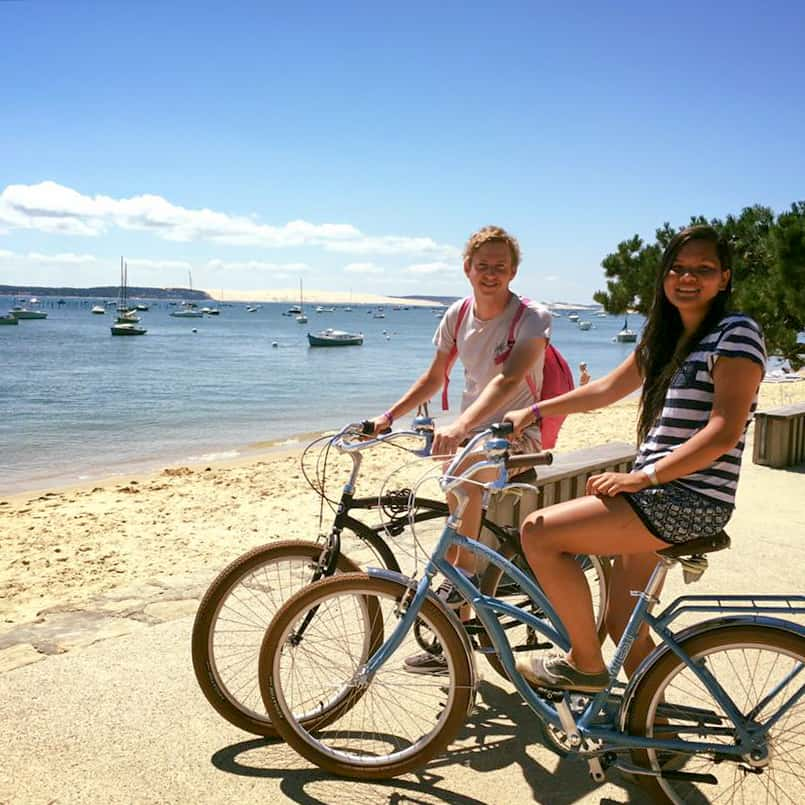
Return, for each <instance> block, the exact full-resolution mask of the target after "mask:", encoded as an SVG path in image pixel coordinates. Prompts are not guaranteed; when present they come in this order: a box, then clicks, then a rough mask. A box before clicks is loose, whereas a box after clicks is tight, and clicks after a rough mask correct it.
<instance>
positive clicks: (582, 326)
mask: <svg viewBox="0 0 805 805" xmlns="http://www.w3.org/2000/svg"><path fill="white" fill-rule="evenodd" d="M592 326H593V323H592V322H591V321H587V320H586V319H580V320H579V330H589V329H590V328H591V327H592Z"/></svg>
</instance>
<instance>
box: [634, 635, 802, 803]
mask: <svg viewBox="0 0 805 805" xmlns="http://www.w3.org/2000/svg"><path fill="white" fill-rule="evenodd" d="M681 645H682V647H683V648H684V650H685V652H686V653H687V654H688V655H689V656H690V657H691V658H693V659H694V660H696V661H697V662H701V663H705V664H706V665H707V667H708V668H709V669H710V671H711V672H712V673H713V674H714V675H715V677H716V679H718V681H719V683H720V684H721V685H722V686H724V688H725V690H726V691H727V693H728V694H729V695H730V696H731V698H732V700H733V701H734V702H735V704H736V706H737V707H738V709H739V710H740V711H741V712H742V713H743V714H748V713H750V712H752V708H753V707H754V706H755V705H757V704H758V703H759V702H762V701H763V698H764V696H766V695H768V691H769V690H771V689H772V688H773V687H774V686H775V685H776V684H778V683H781V684H782V683H783V681H784V680H785V679H786V674H787V673H789V672H790V671H791V670H792V669H793V667H795V665H794V664H795V663H805V637H803V636H802V635H801V634H799V633H795V632H791V631H785V630H783V629H778V628H773V627H769V626H765V625H760V624H758V625H744V624H733V625H725V626H721V627H717V628H714V629H711V630H709V631H705V632H701V633H699V634H695V635H691V636H690V637H689V638H687V639H686V640H685V641H683V642H682V644H681ZM740 671H747V672H748V671H752V674H753V675H752V678H751V679H744V678H743V677H742V675H741V673H739V672H740ZM802 676H803V675H802V673H800V674H799V676H798V677H797V678H796V679H794V680H793V681H792V680H788V682H787V683H785V685H784V687H783V688H782V689H781V690H780V692H779V695H776V696H774V697H773V698H772V699H771V700H770V701H768V702H766V703H765V705H764V706H763V707H762V709H761V710H760V712H759V713H758V720H760V721H765V720H767V719H768V718H769V716H770V714H771V712H774V710H773V708H772V705H774V704H776V706H780V705H781V704H782V702H784V701H786V699H787V698H788V697H789V696H791V695H792V694H793V693H794V692H795V691H796V690H797V689H798V688H799V686H800V685H802V684H803V679H802ZM657 718H660V719H662V721H659V722H658V721H656V719H657ZM625 723H626V725H627V729H628V731H629V733H630V734H634V735H649V736H655V737H661V736H663V735H665V736H668V735H676V736H679V737H681V738H682V739H683V740H684V739H685V738H687V739H689V740H701V741H706V742H709V743H722V742H723V743H728V744H732V745H734V742H733V737H732V736H731V735H730V734H729V733H726V734H725V733H724V730H728V729H729V728H730V727H731V722H730V720H729V718H728V717H727V716H726V715H724V713H723V712H722V711H721V709H720V707H719V705H718V704H717V702H716V701H715V700H714V699H713V698H712V696H711V695H710V694H709V692H708V691H707V690H706V689H705V688H704V686H703V685H702V684H701V683H700V682H699V681H698V680H697V679H696V677H695V676H694V675H693V674H692V673H691V671H690V669H689V668H688V667H687V666H686V665H685V664H684V663H683V661H682V660H681V659H680V658H679V657H678V656H677V655H676V654H674V653H673V652H672V651H667V652H665V653H664V654H662V655H658V657H657V659H656V660H655V661H654V664H653V665H652V666H651V667H650V668H649V669H648V671H647V672H646V675H645V676H644V678H643V680H642V681H641V682H640V684H639V686H638V688H637V690H636V691H635V694H634V697H633V698H632V699H631V702H630V704H629V709H628V711H627V714H626V722H625ZM708 724H710V725H712V726H713V727H714V728H720V729H721V730H722V732H720V733H719V732H717V731H715V732H705V733H702V732H701V730H706V729H707V727H708ZM803 724H805V700H803V699H800V700H799V702H798V703H797V704H796V705H795V706H794V707H793V708H792V709H791V710H790V711H789V712H788V713H787V714H786V716H785V717H783V718H782V719H781V721H780V722H779V723H778V724H777V725H776V726H775V727H773V728H772V731H771V740H770V743H771V754H770V759H769V763H768V766H767V767H765V768H763V769H761V770H758V768H757V767H756V768H754V769H752V768H751V766H750V764H748V763H747V762H745V761H741V762H736V760H735V759H731V758H729V756H727V755H719V756H717V757H716V756H715V755H714V756H713V757H712V758H711V757H710V756H709V755H682V754H680V753H671V752H658V751H656V750H651V749H641V750H634V751H633V752H632V760H633V762H634V763H635V764H636V765H638V766H641V767H643V768H650V769H654V770H658V769H666V770H669V769H670V770H675V771H683V772H697V773H707V774H712V775H714V776H715V777H716V779H717V780H718V784H717V786H715V785H713V784H701V787H699V784H697V783H694V782H691V781H690V780H675V779H660V778H656V777H647V776H645V775H636V777H637V780H638V782H639V784H640V785H641V787H642V788H643V789H644V790H646V791H647V793H649V794H650V795H651V796H652V797H653V799H654V801H657V802H670V803H675V805H676V803H683V802H688V801H691V800H694V801H696V802H707V801H709V799H708V797H709V796H713V798H714V799H718V798H719V797H721V796H724V797H725V799H726V796H725V790H726V792H727V795H729V793H730V792H731V793H732V795H733V796H732V797H730V801H733V799H737V801H740V802H756V801H757V802H760V801H763V802H770V801H771V802H776V801H778V800H777V798H776V797H775V794H780V793H781V792H785V796H784V800H783V801H785V802H794V801H797V799H798V797H797V795H796V794H797V793H798V794H799V798H801V797H802V795H803V793H805V786H803V776H802V771H801V770H802V769H803V768H805V741H803V740H802V725H803ZM694 726H695V727H696V728H697V730H699V732H698V734H697V735H694V734H693V732H692V730H693V727H694ZM686 728H687V730H688V732H686ZM655 729H656V733H657V734H656V735H655ZM770 796H771V797H775V798H773V799H769V797H770ZM718 801H723V800H721V799H718Z"/></svg>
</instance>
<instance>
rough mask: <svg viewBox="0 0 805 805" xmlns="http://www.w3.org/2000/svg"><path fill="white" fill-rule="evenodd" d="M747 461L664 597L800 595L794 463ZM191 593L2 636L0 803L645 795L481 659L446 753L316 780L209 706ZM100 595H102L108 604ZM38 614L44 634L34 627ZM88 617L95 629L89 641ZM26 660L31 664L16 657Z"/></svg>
mask: <svg viewBox="0 0 805 805" xmlns="http://www.w3.org/2000/svg"><path fill="white" fill-rule="evenodd" d="M744 469H745V475H744V478H743V480H742V484H743V489H745V490H747V492H746V493H744V496H743V497H739V509H738V512H737V514H736V516H735V518H734V521H733V523H732V524H731V525H730V528H729V531H730V534H731V536H732V537H733V546H734V547H733V550H732V551H730V552H728V553H726V552H725V553H723V554H718V555H714V556H713V557H712V558H711V569H710V571H708V573H707V575H706V576H705V578H704V580H703V581H702V582H701V583H699V584H698V585H696V586H695V587H690V588H685V587H684V585H683V584H682V582H681V578H680V577H681V574H679V573H675V574H674V578H673V579H671V580H670V584H669V589H668V590H667V592H666V595H665V596H664V599H665V601H666V602H667V601H670V600H671V598H672V597H673V596H674V595H676V594H682V593H686V592H690V593H705V592H722V593H741V592H745V593H750V592H752V593H802V592H803V590H805V540H803V534H805V507H803V500H805V468H802V467H801V468H799V469H798V470H796V469H795V470H791V471H780V470H768V469H766V468H762V467H757V466H754V465H751V464H747V465H746V466H745V468H744ZM750 492H751V495H750V494H749V493H750ZM147 589H151V593H147ZM190 590H192V592H193V593H194V594H195V593H197V592H198V588H197V587H196V586H195V585H190V584H188V585H187V586H186V587H184V588H182V590H180V591H178V592H175V593H173V594H171V593H170V591H166V590H165V589H163V588H160V587H159V585H153V584H152V585H147V586H145V587H143V588H142V590H141V591H140V595H141V597H140V598H132V597H131V591H126V592H125V593H122V592H121V594H120V595H119V596H118V599H119V600H118V603H119V607H118V608H117V614H118V615H119V616H122V621H129V622H131V623H134V624H135V626H134V627H132V628H131V629H123V628H121V629H115V628H113V625H110V624H113V622H114V620H120V617H118V618H107V619H104V618H100V617H99V616H98V614H97V608H96V609H95V610H93V611H90V612H88V613H86V617H85V619H84V622H82V616H81V613H72V614H70V616H69V618H67V619H66V620H64V621H63V622H62V626H63V627H64V628H63V629H62V630H61V631H60V629H59V628H58V619H56V620H50V621H48V619H47V618H46V619H44V621H43V623H42V624H40V626H42V628H43V631H41V632H37V630H36V628H35V625H32V626H26V627H25V629H27V631H25V632H23V631H17V630H15V632H16V634H15V636H10V634H9V633H6V634H5V635H4V650H3V654H4V655H5V658H6V668H7V669H8V668H11V670H6V671H5V673H0V803H4V804H5V803H15V805H16V804H17V803H239V805H240V804H241V803H242V804H243V805H246V804H247V803H261V805H265V803H285V802H300V803H311V804H312V803H326V804H327V805H329V804H330V803H336V802H347V803H349V805H375V803H378V804H379V803H416V804H417V805H430V803H440V802H444V803H455V805H488V804H497V803H500V804H501V805H509V803H525V802H538V803H548V804H549V805H565V803H567V804H568V805H569V803H608V804H609V803H641V802H644V801H645V800H644V798H643V796H642V795H641V794H640V793H639V791H638V789H636V788H635V787H634V786H632V785H631V784H629V783H628V782H626V781H625V780H623V779H622V778H620V777H619V776H618V775H617V774H616V773H613V774H612V775H611V781H610V782H608V783H607V784H606V785H604V786H600V787H599V786H594V785H593V784H592V783H591V782H590V780H589V778H588V776H587V770H586V766H584V765H582V764H579V763H578V762H575V761H566V760H560V759H558V758H557V757H556V756H555V755H553V754H552V753H551V752H550V751H549V750H548V749H546V748H545V747H544V746H543V745H542V744H541V743H540V738H539V730H538V729H537V727H536V725H535V722H534V718H533V716H532V715H531V714H530V712H529V711H528V710H527V709H526V707H525V706H524V705H523V704H522V702H521V701H520V700H519V697H517V696H516V695H515V694H513V693H512V689H511V688H510V687H509V686H508V685H507V684H504V683H503V682H502V681H501V680H500V679H499V678H498V677H497V676H496V675H494V673H493V672H492V671H491V670H489V669H487V668H486V667H482V666H485V664H484V663H483V660H479V668H480V669H481V672H482V674H483V675H484V678H485V679H484V682H483V684H482V686H481V689H480V692H479V697H478V707H477V708H476V711H475V712H474V713H473V715H472V716H471V718H470V719H469V721H468V723H467V725H466V727H465V729H464V730H463V732H462V734H461V736H460V739H459V742H458V743H457V744H456V746H455V747H454V748H453V749H452V751H451V753H450V755H449V756H447V757H443V758H440V759H437V760H435V761H433V762H432V764H431V765H430V766H428V768H427V769H425V770H424V771H423V772H421V773H420V774H417V775H409V776H408V777H405V778H401V779H399V780H395V781H393V782H391V783H389V784H388V785H381V784H377V783H370V784H359V783H354V782H349V781H341V780H336V779H333V778H329V777H326V776H325V775H323V774H321V773H320V772H319V771H318V770H317V769H315V768H312V767H311V766H310V765H309V764H308V763H307V762H306V761H304V760H302V759H300V758H298V757H297V756H296V755H295V754H294V753H293V752H292V751H291V750H289V749H288V748H287V747H286V746H284V745H283V744H280V743H267V742H265V741H263V740H258V739H255V738H253V737H252V736H249V735H247V734H245V733H242V732H240V731H238V730H236V729H235V728H233V727H231V726H230V725H229V724H228V723H227V722H225V721H223V720H222V719H221V718H220V717H219V716H218V715H217V714H216V713H215V712H214V711H213V710H212V709H211V708H210V707H209V705H208V704H207V702H206V701H205V700H204V698H203V696H202V695H201V693H200V692H199V690H198V688H197V685H196V682H195V678H194V676H193V671H192V667H191V663H190V629H191V625H192V617H191V616H190V615H189V614H187V613H188V612H189V611H191V610H192V609H193V605H192V603H191V602H192V601H193V600H194V598H193V596H191V594H190V592H188V591H190ZM149 595H150V596H151V597H150V598H149V597H148V596H149ZM142 596H145V597H142ZM113 598H114V596H112V597H109V598H108V599H106V602H107V604H109V606H108V607H107V608H106V609H104V612H107V614H108V613H109V612H110V611H114V610H115V607H114V605H113V603H110V602H111V601H112V599H113ZM166 600H172V601H173V602H174V603H173V604H165V601H166ZM160 602H162V604H163V606H162V608H161V609H160V608H159V607H156V608H154V605H155V604H158V603H160ZM148 607H151V609H148ZM102 609H103V608H102ZM136 613H140V616H138V617H136V618H132V617H130V616H131V615H132V614H136ZM149 613H150V614H149ZM58 614H59V613H52V615H54V616H55V615H58ZM62 614H64V613H62ZM170 617H172V618H173V619H172V620H171V619H169V618H170ZM48 622H49V623H50V625H51V627H52V629H51V630H50V631H44V627H45V625H46V624H47V623H48ZM98 623H102V624H105V625H104V626H103V628H102V629H101V630H96V631H95V632H94V637H93V636H92V635H93V629H95V626H94V625H93V624H98ZM17 629H18V630H20V629H23V627H17ZM76 630H77V632H76ZM82 630H83V631H82ZM121 632H124V633H122V634H121ZM77 633H78V635H79V636H78V637H77V638H76V637H75V634H77ZM70 634H72V635H74V637H73V638H69V635H70ZM66 635H67V636H66ZM71 640H72V642H71ZM37 646H38V648H37ZM47 646H50V647H51V648H52V647H54V646H55V647H57V648H58V647H59V646H60V647H61V649H63V650H64V653H60V651H59V650H52V651H47V650H44V649H43V647H47ZM14 657H16V658H17V659H16V661H13V658H14ZM30 660H37V661H36V662H30V663H29V664H24V663H26V662H29V661H30ZM797 793H798V794H799V797H798V798H800V799H801V798H803V797H805V792H797ZM795 798H797V797H795Z"/></svg>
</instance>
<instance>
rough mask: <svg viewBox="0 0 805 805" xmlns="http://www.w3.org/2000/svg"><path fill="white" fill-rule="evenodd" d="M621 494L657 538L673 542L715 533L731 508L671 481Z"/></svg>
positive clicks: (728, 515)
mask: <svg viewBox="0 0 805 805" xmlns="http://www.w3.org/2000/svg"><path fill="white" fill-rule="evenodd" d="M623 497H624V498H626V500H627V502H628V503H629V505H630V506H631V507H632V508H633V509H634V511H635V514H636V515H637V516H638V517H639V518H640V519H641V520H642V521H643V525H644V526H645V527H646V528H647V529H648V530H649V531H650V532H651V533H652V534H653V535H654V536H655V537H657V539H661V540H662V541H663V542H668V543H670V544H672V545H674V544H679V543H681V542H690V540H693V539H699V538H700V537H712V536H714V535H715V534H718V532H719V531H721V530H722V529H723V528H724V526H725V525H726V524H727V521H728V520H729V519H730V517H732V512H733V509H734V506H730V505H729V504H728V503H721V502H719V501H717V500H713V499H712V498H708V497H707V496H705V495H700V494H699V493H698V492H694V491H693V490H691V489H688V488H687V487H685V486H682V484H678V483H675V482H673V481H672V482H671V483H668V484H662V485H661V486H650V487H648V488H647V489H641V490H640V491H639V492H624V493H623Z"/></svg>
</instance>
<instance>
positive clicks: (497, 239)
mask: <svg viewBox="0 0 805 805" xmlns="http://www.w3.org/2000/svg"><path fill="white" fill-rule="evenodd" d="M484 243H505V244H506V245H507V246H508V247H509V252H510V253H511V256H512V268H517V266H519V265H520V244H519V243H518V242H517V238H516V237H514V235H510V234H509V233H508V232H507V231H506V230H505V229H503V228H502V227H500V226H485V227H483V229H479V230H478V231H477V232H475V233H474V234H473V235H470V239H469V240H468V241H467V245H466V246H465V247H464V259H465V260H472V256H473V254H475V252H477V251H478V249H480V248H481V246H483V245H484Z"/></svg>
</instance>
